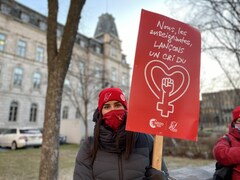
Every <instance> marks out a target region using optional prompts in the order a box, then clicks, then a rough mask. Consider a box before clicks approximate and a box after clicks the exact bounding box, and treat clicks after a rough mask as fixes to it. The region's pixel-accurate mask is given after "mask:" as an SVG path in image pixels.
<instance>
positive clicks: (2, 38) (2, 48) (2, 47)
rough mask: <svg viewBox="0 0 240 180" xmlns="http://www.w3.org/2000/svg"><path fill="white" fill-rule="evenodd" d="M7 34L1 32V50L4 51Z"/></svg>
mask: <svg viewBox="0 0 240 180" xmlns="http://www.w3.org/2000/svg"><path fill="white" fill-rule="evenodd" d="M5 41H6V36H5V35H4V34H0V51H4V49H5V43H6V42H5Z"/></svg>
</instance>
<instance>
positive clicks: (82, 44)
mask: <svg viewBox="0 0 240 180" xmlns="http://www.w3.org/2000/svg"><path fill="white" fill-rule="evenodd" d="M80 46H81V47H83V48H85V46H86V45H85V42H84V41H83V40H80Z"/></svg>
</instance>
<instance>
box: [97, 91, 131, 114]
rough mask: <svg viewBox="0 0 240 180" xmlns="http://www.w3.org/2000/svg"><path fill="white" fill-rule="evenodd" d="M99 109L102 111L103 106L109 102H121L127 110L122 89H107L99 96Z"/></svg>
mask: <svg viewBox="0 0 240 180" xmlns="http://www.w3.org/2000/svg"><path fill="white" fill-rule="evenodd" d="M98 97H99V99H98V109H99V111H101V110H102V107H103V105H104V104H105V103H106V102H108V101H113V100H115V101H119V102H120V103H122V105H123V106H124V107H125V109H127V100H126V97H125V95H124V94H123V92H122V90H121V89H120V88H106V89H103V90H102V91H101V92H100V93H99V95H98Z"/></svg>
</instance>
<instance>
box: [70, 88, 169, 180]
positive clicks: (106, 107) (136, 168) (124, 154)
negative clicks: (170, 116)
mask: <svg viewBox="0 0 240 180" xmlns="http://www.w3.org/2000/svg"><path fill="white" fill-rule="evenodd" d="M127 110H128V106H127V100H126V97H125V95H124V94H123V92H122V90H121V89H120V88H106V89H103V90H102V91H101V92H100V93H99V99H98V108H97V109H96V111H95V112H94V115H93V121H94V122H95V127H94V137H89V138H88V139H84V140H82V141H81V143H80V149H79V152H78V154H77V157H76V162H75V168H74V174H73V179H74V180H94V179H104V180H167V179H168V170H167V167H166V164H165V162H164V160H163V162H162V170H161V171H160V170H157V169H154V168H152V167H151V161H152V151H153V137H152V136H151V135H148V134H143V133H136V132H130V131H126V130H125V126H126V118H127Z"/></svg>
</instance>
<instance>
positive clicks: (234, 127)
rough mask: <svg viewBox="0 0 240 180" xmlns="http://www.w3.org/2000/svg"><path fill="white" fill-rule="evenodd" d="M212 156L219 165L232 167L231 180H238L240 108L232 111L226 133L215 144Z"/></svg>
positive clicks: (239, 164)
mask: <svg viewBox="0 0 240 180" xmlns="http://www.w3.org/2000/svg"><path fill="white" fill-rule="evenodd" d="M226 136H227V137H226ZM213 156H214V158H215V159H216V160H217V161H218V162H219V163H220V164H221V165H224V166H233V171H232V180H240V106H237V107H236V108H235V109H234V110H233V111H232V121H231V123H230V124H229V130H228V133H227V134H225V135H224V136H222V137H221V138H220V139H219V140H218V141H217V143H216V144H215V146H214V148H213Z"/></svg>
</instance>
